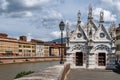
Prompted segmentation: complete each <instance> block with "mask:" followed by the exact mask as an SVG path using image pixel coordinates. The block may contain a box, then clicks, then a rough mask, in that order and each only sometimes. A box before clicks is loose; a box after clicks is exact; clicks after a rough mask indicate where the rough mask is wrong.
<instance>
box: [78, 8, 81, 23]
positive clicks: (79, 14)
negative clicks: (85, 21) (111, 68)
mask: <svg viewBox="0 0 120 80" xmlns="http://www.w3.org/2000/svg"><path fill="white" fill-rule="evenodd" d="M77 16H78V24H80V23H81V20H80V16H81V13H80V10H79V11H78V14H77Z"/></svg>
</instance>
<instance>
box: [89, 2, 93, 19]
mask: <svg viewBox="0 0 120 80" xmlns="http://www.w3.org/2000/svg"><path fill="white" fill-rule="evenodd" d="M88 19H93V17H92V6H91V5H90V4H89V12H88Z"/></svg>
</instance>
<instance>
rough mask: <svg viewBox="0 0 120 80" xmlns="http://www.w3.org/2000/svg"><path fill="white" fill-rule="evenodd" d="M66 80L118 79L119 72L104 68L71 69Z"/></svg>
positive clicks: (119, 79) (119, 77)
mask: <svg viewBox="0 0 120 80" xmlns="http://www.w3.org/2000/svg"><path fill="white" fill-rule="evenodd" d="M66 80H120V74H118V73H115V72H112V71H105V70H96V71H95V70H81V69H71V70H70V72H69V73H68V75H67V79H66Z"/></svg>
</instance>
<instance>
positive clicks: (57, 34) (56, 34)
mask: <svg viewBox="0 0 120 80" xmlns="http://www.w3.org/2000/svg"><path fill="white" fill-rule="evenodd" d="M50 34H51V35H52V36H53V37H54V38H60V37H61V32H60V31H53V32H51V33H50ZM65 35H66V32H65V31H63V36H64V37H65Z"/></svg>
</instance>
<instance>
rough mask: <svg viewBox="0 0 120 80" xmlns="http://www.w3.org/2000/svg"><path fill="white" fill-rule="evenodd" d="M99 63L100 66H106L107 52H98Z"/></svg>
mask: <svg viewBox="0 0 120 80" xmlns="http://www.w3.org/2000/svg"><path fill="white" fill-rule="evenodd" d="M98 65H99V66H105V65H106V54H105V53H99V54H98Z"/></svg>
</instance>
